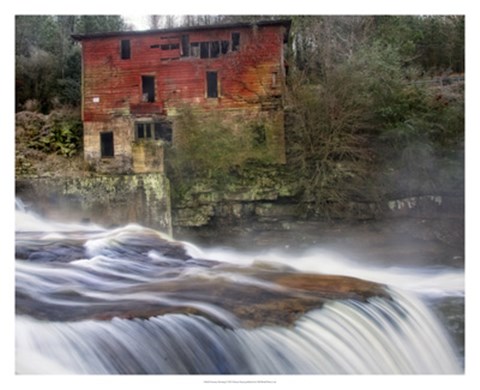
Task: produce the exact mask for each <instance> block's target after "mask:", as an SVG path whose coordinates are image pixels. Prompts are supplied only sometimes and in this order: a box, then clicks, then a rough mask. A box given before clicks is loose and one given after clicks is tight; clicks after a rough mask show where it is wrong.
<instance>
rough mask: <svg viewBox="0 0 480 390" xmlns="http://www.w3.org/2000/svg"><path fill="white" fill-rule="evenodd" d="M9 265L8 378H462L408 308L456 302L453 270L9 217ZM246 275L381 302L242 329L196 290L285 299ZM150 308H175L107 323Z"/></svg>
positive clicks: (437, 336) (430, 329)
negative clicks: (11, 351)
mask: <svg viewBox="0 0 480 390" xmlns="http://www.w3.org/2000/svg"><path fill="white" fill-rule="evenodd" d="M17 257H18V259H17V260H16V275H15V276H16V292H17V302H16V304H17V313H19V314H18V315H17V317H16V370H17V372H18V373H20V374H47V373H49V374H64V373H71V374H458V373H461V372H462V367H461V364H460V363H459V361H460V360H461V359H460V357H459V356H458V352H457V351H456V348H455V346H454V344H452V342H451V340H450V337H449V335H448V334H447V333H446V331H445V328H444V326H443V324H442V323H441V322H439V320H438V319H437V318H436V317H435V316H434V315H433V314H432V312H431V311H430V310H429V309H428V307H427V306H426V305H425V303H424V302H423V301H422V299H423V297H425V296H426V297H430V296H435V297H438V296H463V294H464V275H463V271H462V270H456V269H448V268H436V269H433V268H425V269H421V268H401V267H389V268H381V267H378V266H372V265H365V264H361V263H358V262H352V261H350V260H349V259H348V258H345V257H341V256H339V255H338V254H335V253H333V252H326V251H322V250H321V249H315V250H312V251H310V252H306V253H303V254H299V255H297V256H292V255H285V254H282V253H278V252H270V253H267V254H257V255H252V254H246V253H238V252H235V251H225V250H215V249H203V250H202V249H201V248H197V247H195V246H193V245H191V244H188V243H183V244H182V243H178V242H175V241H173V240H171V239H170V238H168V237H166V236H164V235H163V234H161V233H159V232H156V231H154V230H152V229H146V228H143V227H141V226H139V225H128V226H125V227H120V228H116V229H104V228H101V227H98V226H95V225H81V224H68V223H61V222H52V221H47V220H44V219H42V218H39V217H38V216H35V215H31V214H29V213H27V212H25V210H22V209H21V208H19V209H17ZM212 261H213V262H212ZM217 262H218V263H217ZM260 270H263V271H265V270H270V271H269V272H276V271H279V272H281V273H282V274H286V275H288V273H298V272H299V271H300V272H302V273H309V274H333V275H344V276H351V277H355V278H361V279H366V280H370V281H375V282H378V283H381V284H385V285H386V286H387V291H388V293H389V294H390V297H389V298H381V297H375V298H369V299H368V301H363V300H357V299H344V300H341V301H329V302H327V303H326V304H325V305H324V306H323V307H321V308H318V309H313V310H311V311H308V312H306V313H305V314H304V315H303V316H301V317H299V318H298V319H297V320H296V321H295V323H293V324H291V325H290V326H273V325H268V326H267V325H258V326H256V327H249V328H245V327H243V326H242V325H241V321H239V319H238V318H236V316H235V314H234V313H233V312H231V311H230V308H229V307H228V305H227V306H225V305H223V306H222V305H221V303H222V302H219V301H215V300H214V299H212V297H211V296H210V295H209V293H213V292H214V291H209V288H210V289H215V286H217V284H216V283H220V284H218V285H227V286H235V287H236V289H237V290H235V291H238V293H237V295H238V296H237V297H236V298H237V299H238V300H239V302H241V301H242V293H241V291H245V293H247V292H248V291H249V289H252V288H258V289H260V290H261V291H264V292H266V293H269V294H270V293H271V294H276V293H284V292H285V291H286V290H288V289H286V288H285V287H282V286H280V285H277V284H275V282H270V281H268V280H263V279H261V278H258V277H257V276H256V275H257V272H259V271H260ZM166 286H167V287H166ZM190 286H192V287H193V286H197V288H198V290H195V289H193V290H191V291H190V290H189V289H188V288H189V287H190ZM202 286H207V288H206V289H205V288H203V289H202ZM242 289H243V290H242ZM212 296H214V295H212ZM292 296H294V295H292ZM234 298H235V297H234ZM216 299H220V300H222V299H223V297H222V296H220V297H217V298H216ZM229 299H232V297H229ZM152 305H153V306H152ZM155 305H160V306H161V307H166V308H173V309H172V310H179V311H178V313H175V312H173V313H169V314H165V315H153V316H150V317H148V318H144V317H141V318H139V317H135V316H133V317H131V318H130V316H127V318H119V317H117V316H113V318H112V316H111V315H110V316H109V315H108V313H110V312H114V313H117V311H118V313H122V310H127V309H128V310H130V311H131V310H132V308H133V309H137V308H138V309H142V308H145V307H156V306H155ZM125 307H126V308H127V309H122V308H125ZM185 308H188V309H195V313H196V314H195V315H193V314H185V310H183V311H182V310H180V309H185ZM247 309H248V307H247ZM198 313H201V314H198ZM99 317H100V318H102V317H105V319H103V320H99V319H94V318H99Z"/></svg>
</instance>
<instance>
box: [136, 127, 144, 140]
mask: <svg viewBox="0 0 480 390" xmlns="http://www.w3.org/2000/svg"><path fill="white" fill-rule="evenodd" d="M137 138H138V139H142V138H145V125H144V124H143V123H137Z"/></svg>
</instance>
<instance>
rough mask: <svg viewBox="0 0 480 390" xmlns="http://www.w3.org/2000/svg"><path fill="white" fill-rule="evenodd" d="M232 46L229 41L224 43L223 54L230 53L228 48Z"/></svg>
mask: <svg viewBox="0 0 480 390" xmlns="http://www.w3.org/2000/svg"><path fill="white" fill-rule="evenodd" d="M229 46H230V42H229V41H222V54H227V53H228V47H229Z"/></svg>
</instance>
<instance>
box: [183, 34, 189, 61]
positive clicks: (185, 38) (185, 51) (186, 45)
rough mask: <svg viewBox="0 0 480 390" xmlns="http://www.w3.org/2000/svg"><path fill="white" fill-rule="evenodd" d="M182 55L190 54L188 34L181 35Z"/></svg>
mask: <svg viewBox="0 0 480 390" xmlns="http://www.w3.org/2000/svg"><path fill="white" fill-rule="evenodd" d="M181 42H182V54H181V55H182V57H188V56H189V55H190V37H189V36H188V35H182V38H181Z"/></svg>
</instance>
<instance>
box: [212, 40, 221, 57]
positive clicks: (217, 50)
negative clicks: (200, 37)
mask: <svg viewBox="0 0 480 390" xmlns="http://www.w3.org/2000/svg"><path fill="white" fill-rule="evenodd" d="M219 55H220V43H219V42H217V41H213V42H210V58H217V57H218V56H219Z"/></svg>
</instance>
